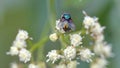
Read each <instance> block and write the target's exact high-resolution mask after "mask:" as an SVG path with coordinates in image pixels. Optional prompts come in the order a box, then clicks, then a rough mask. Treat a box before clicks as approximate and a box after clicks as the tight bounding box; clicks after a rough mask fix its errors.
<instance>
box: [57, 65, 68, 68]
mask: <svg viewBox="0 0 120 68" xmlns="http://www.w3.org/2000/svg"><path fill="white" fill-rule="evenodd" d="M55 68H67V67H66V65H65V64H59V65H57V66H55Z"/></svg>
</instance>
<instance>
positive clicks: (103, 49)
mask: <svg viewBox="0 0 120 68" xmlns="http://www.w3.org/2000/svg"><path fill="white" fill-rule="evenodd" d="M94 52H95V54H96V55H100V56H105V57H112V56H113V54H112V47H111V46H110V45H108V44H107V43H96V45H95V46H94Z"/></svg>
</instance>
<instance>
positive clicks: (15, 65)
mask: <svg viewBox="0 0 120 68" xmlns="http://www.w3.org/2000/svg"><path fill="white" fill-rule="evenodd" d="M10 68H18V64H17V63H16V62H12V63H11V64H10Z"/></svg>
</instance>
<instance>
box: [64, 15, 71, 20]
mask: <svg viewBox="0 0 120 68" xmlns="http://www.w3.org/2000/svg"><path fill="white" fill-rule="evenodd" d="M63 18H65V19H70V18H71V16H70V14H63Z"/></svg>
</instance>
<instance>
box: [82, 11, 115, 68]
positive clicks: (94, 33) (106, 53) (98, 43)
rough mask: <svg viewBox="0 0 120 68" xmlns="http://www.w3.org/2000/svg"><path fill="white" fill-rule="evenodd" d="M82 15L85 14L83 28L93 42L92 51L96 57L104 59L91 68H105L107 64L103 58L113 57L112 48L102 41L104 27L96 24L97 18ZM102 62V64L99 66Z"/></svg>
mask: <svg viewBox="0 0 120 68" xmlns="http://www.w3.org/2000/svg"><path fill="white" fill-rule="evenodd" d="M83 13H84V14H85V17H84V21H83V23H84V26H85V28H86V30H87V31H88V33H89V34H90V35H91V37H92V38H93V39H94V41H95V42H94V48H93V51H94V53H95V54H96V55H97V56H100V57H101V58H103V57H104V59H100V61H99V60H97V63H95V64H92V66H91V68H105V67H106V64H107V63H106V62H107V61H106V59H105V58H107V57H111V56H113V54H112V47H111V46H110V45H109V44H107V43H106V42H105V41H104V35H103V30H104V29H105V27H102V26H101V25H100V24H99V23H98V18H92V17H90V16H88V15H87V14H86V12H83ZM102 62H103V64H100V63H102ZM100 66H101V67H100Z"/></svg>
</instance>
